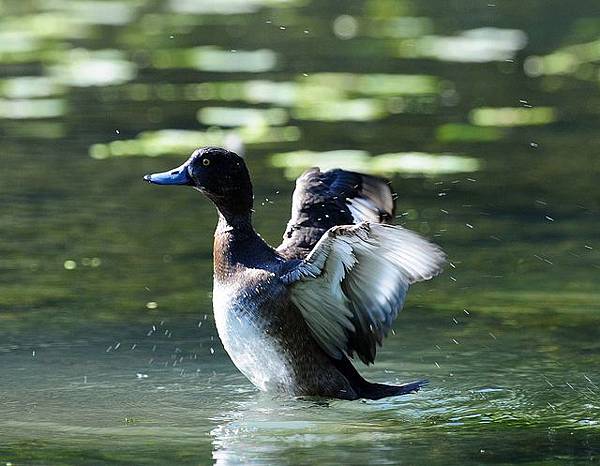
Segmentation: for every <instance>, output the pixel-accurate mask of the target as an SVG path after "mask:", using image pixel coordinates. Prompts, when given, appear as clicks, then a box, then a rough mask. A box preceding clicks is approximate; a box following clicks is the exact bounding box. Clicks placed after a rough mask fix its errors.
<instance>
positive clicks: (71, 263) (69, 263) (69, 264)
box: [63, 259, 77, 270]
mask: <svg viewBox="0 0 600 466" xmlns="http://www.w3.org/2000/svg"><path fill="white" fill-rule="evenodd" d="M63 266H64V267H65V269H67V270H74V269H76V268H77V262H75V261H74V260H70V259H69V260H66V261H65V263H64V264H63Z"/></svg>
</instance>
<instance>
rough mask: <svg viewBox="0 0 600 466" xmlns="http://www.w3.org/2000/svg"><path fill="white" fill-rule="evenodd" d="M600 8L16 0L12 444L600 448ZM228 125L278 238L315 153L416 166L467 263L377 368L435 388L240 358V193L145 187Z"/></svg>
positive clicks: (6, 71)
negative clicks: (350, 389) (218, 259)
mask: <svg viewBox="0 0 600 466" xmlns="http://www.w3.org/2000/svg"><path fill="white" fill-rule="evenodd" d="M596 9H597V6H596V5H595V4H594V2H577V3H576V4H565V5H563V4H562V3H556V4H552V5H551V7H549V6H548V3H547V2H542V1H530V2H525V3H523V2H522V3H521V4H519V5H515V4H513V3H510V4H509V3H501V2H498V3H495V4H493V3H489V4H488V3H486V2H483V3H480V4H474V3H472V2H454V3H452V4H451V5H449V4H447V2H430V3H428V4H427V5H424V4H422V2H411V1H394V2H390V1H384V0H371V1H366V2H355V3H352V4H351V5H342V4H338V3H336V2H324V1H321V2H319V3H314V2H300V1H276V2H262V1H253V2H234V1H225V2H177V1H172V2H146V1H131V2H118V1H111V2H105V3H103V4H99V3H96V2H86V1H73V2H62V3H61V2H54V3H49V4H47V5H42V4H30V3H22V2H19V3H17V2H10V1H8V2H7V1H4V2H0V12H1V14H2V18H1V19H0V37H1V38H2V40H0V77H1V79H0V134H1V135H2V147H3V150H2V154H1V159H0V161H1V165H2V166H1V168H2V169H1V170H0V199H2V202H1V203H0V218H1V219H2V220H1V221H0V236H1V237H2V241H1V242H0V460H2V461H3V462H5V463H13V464H78V465H81V464H99V463H115V464H116V463H123V462H131V463H137V464H165V463H174V462H177V463H179V464H198V463H200V464H206V463H211V462H215V463H217V464H270V465H271V464H302V463H311V464H312V463H317V462H318V463H320V464H340V463H348V464H371V463H373V464H399V463H400V464H402V463H404V464H482V463H494V464H511V463H517V462H518V463H521V464H532V465H533V464H535V465H539V464H545V465H553V464H557V465H558V464H561V465H562V464H584V463H590V462H594V461H597V460H598V457H599V455H600V430H599V429H600V427H599V422H600V388H599V386H600V370H599V367H600V331H599V330H598V329H599V323H600V309H599V303H600V293H599V291H598V290H599V285H600V253H599V251H600V242H599V241H598V231H599V230H600V220H599V219H600V217H599V215H598V214H599V212H600V203H599V200H600V188H599V186H600V185H599V184H598V181H597V180H598V175H600V165H599V163H598V155H599V151H598V148H599V147H600V144H599V143H600V140H599V138H598V131H597V128H598V123H599V112H598V109H599V108H600V101H599V94H598V92H597V90H598V71H599V69H598V58H600V57H599V56H598V52H597V44H598V41H599V40H600V24H599V23H598V21H597V19H596V16H595V14H596V13H597V11H596ZM482 28H483V29H482ZM231 109H233V111H232V110H231ZM242 109H243V110H242ZM166 130H172V131H166ZM174 130H177V131H174ZM181 130H184V131H181ZM203 144H227V145H229V146H239V147H243V148H244V152H245V153H246V158H247V161H248V164H249V166H250V170H251V172H252V174H253V178H254V181H255V191H256V206H255V207H256V215H255V220H256V226H257V229H258V230H259V231H260V232H261V233H262V234H263V236H264V237H265V238H266V239H267V240H268V241H270V242H271V243H272V244H278V241H279V239H280V236H281V234H282V233H283V230H284V226H285V222H286V221H287V218H288V216H289V207H290V205H289V204H290V201H289V200H290V195H291V190H292V189H293V182H292V181H291V180H293V177H294V176H295V175H296V174H297V173H298V172H299V171H301V170H302V168H303V167H304V166H305V165H312V164H319V165H322V166H331V165H340V164H342V165H344V166H348V167H352V168H356V169H361V170H368V171H372V172H376V173H382V174H386V175H387V176H390V177H392V179H393V182H394V186H395V188H396V191H397V192H398V196H399V198H398V214H399V218H398V222H399V223H401V224H404V225H406V226H407V227H409V228H412V229H414V230H416V231H419V232H421V233H423V234H424V235H426V236H429V237H431V238H433V239H434V240H435V241H436V242H438V243H439V244H440V245H442V246H443V247H444V249H445V250H446V251H447V252H448V255H449V258H450V261H451V265H449V267H448V268H447V270H446V272H445V274H444V275H442V276H441V277H439V278H437V279H436V280H434V281H432V282H430V283H425V284H419V285H417V286H415V287H414V289H412V290H411V293H410V295H409V301H408V303H407V306H406V309H405V311H403V312H402V313H401V315H400V316H399V318H398V321H397V324H396V326H395V335H392V336H390V337H389V338H388V340H387V341H386V344H385V346H384V348H383V349H382V350H381V351H380V353H379V357H378V360H377V363H376V365H375V366H371V367H369V368H365V367H361V368H360V369H361V372H362V373H364V374H365V375H366V376H367V377H369V378H371V379H373V380H378V381H386V382H391V383H393V382H401V381H409V380H414V379H417V378H422V377H427V378H429V379H430V381H431V383H430V385H429V386H428V387H427V388H426V389H425V390H423V391H422V392H421V393H419V394H418V395H410V396H406V397H401V398H395V399H388V400H380V401H369V402H366V403H361V402H346V401H323V400H290V399H278V398H273V397H271V396H269V395H265V394H261V393H258V392H257V391H256V390H255V389H254V388H253V387H252V386H251V385H250V384H249V383H248V382H247V381H246V379H245V378H244V377H243V376H242V375H241V374H239V373H238V372H237V370H236V369H235V367H234V366H233V365H232V364H231V362H230V361H229V359H228V357H227V355H226V354H225V353H224V351H223V349H222V347H221V344H220V342H219V340H218V337H217V334H216V330H215V327H214V321H213V318H212V314H211V305H210V302H211V295H210V292H211V289H210V288H211V283H212V280H211V273H212V272H211V267H212V265H211V248H212V241H211V235H212V230H213V227H214V224H215V221H216V216H215V213H214V209H213V208H212V206H210V205H209V204H208V203H207V202H206V201H205V200H204V199H202V198H201V196H200V195H199V194H198V193H196V192H194V191H192V190H189V189H182V188H179V189H177V188H172V189H169V188H162V189H161V188H158V187H155V186H149V185H147V184H145V183H143V182H142V181H141V177H142V175H143V174H144V173H148V172H153V171H162V170H165V169H168V168H171V167H172V166H176V165H178V164H179V163H180V162H181V161H182V160H183V159H185V157H186V156H187V155H188V153H189V152H190V150H191V148H193V147H194V146H196V145H203ZM298 151H310V152H302V153H300V154H298ZM331 151H338V152H331ZM339 151H342V152H339ZM282 154H283V155H282ZM441 155H443V156H444V157H445V158H444V159H440V158H439V157H440V156H441Z"/></svg>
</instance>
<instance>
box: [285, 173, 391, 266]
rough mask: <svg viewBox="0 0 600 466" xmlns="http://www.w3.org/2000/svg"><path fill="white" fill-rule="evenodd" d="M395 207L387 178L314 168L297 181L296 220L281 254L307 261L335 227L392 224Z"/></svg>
mask: <svg viewBox="0 0 600 466" xmlns="http://www.w3.org/2000/svg"><path fill="white" fill-rule="evenodd" d="M394 204H395V202H394V195H393V193H392V189H391V187H390V183H389V182H388V181H387V180H385V179H383V178H378V177H375V176H370V175H363V174H361V173H355V172H350V171H346V170H341V169H335V170H328V171H325V172H321V171H320V170H319V169H318V168H311V169H309V170H307V171H306V172H304V173H303V174H302V175H301V176H300V177H299V178H298V179H297V180H296V190H295V191H294V195H293V198H292V217H291V218H290V221H289V222H288V225H287V228H286V231H285V233H284V235H283V242H282V243H281V245H280V246H279V247H278V248H277V251H278V252H279V253H280V254H281V255H282V256H284V257H285V258H287V259H303V258H304V257H306V256H307V255H308V253H309V252H310V251H311V250H312V248H313V247H314V246H315V244H316V243H317V241H319V239H321V236H323V234H324V233H325V232H326V231H327V230H329V229H330V228H331V227H334V226H336V225H351V224H354V223H359V222H362V221H371V222H379V223H392V222H393V219H394V212H395V205H394Z"/></svg>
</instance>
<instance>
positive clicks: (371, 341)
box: [282, 222, 445, 363]
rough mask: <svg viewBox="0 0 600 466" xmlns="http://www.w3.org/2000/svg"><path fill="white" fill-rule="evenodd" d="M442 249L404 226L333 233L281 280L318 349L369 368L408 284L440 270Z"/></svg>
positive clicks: (342, 229)
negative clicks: (352, 358)
mask: <svg viewBox="0 0 600 466" xmlns="http://www.w3.org/2000/svg"><path fill="white" fill-rule="evenodd" d="M444 262H445V255H444V253H443V252H442V250H441V249H440V248H439V247H438V246H436V245H434V244H432V243H430V242H428V241H427V240H425V239H424V238H422V237H421V236H419V235H418V234H416V233H413V232H412V231H409V230H406V229H404V228H402V227H399V226H394V225H387V224H380V223H368V222H363V223H360V224H358V225H343V226H337V227H334V228H331V229H330V230H328V231H327V233H326V234H325V235H323V237H322V238H321V239H320V240H319V242H318V243H317V244H316V245H315V247H314V248H313V250H312V251H311V252H310V254H309V255H308V256H307V257H306V259H305V260H304V261H302V262H301V263H300V264H299V265H298V266H297V267H296V268H294V269H293V270H291V271H290V272H289V273H287V274H286V275H284V276H283V277H282V279H283V280H284V281H286V282H287V283H289V284H291V299H292V301H293V302H294V304H295V305H296V306H297V307H298V309H300V312H301V313H302V315H303V316H304V318H305V319H306V322H307V324H308V326H309V327H310V329H311V331H312V332H313V334H314V336H315V338H316V339H317V341H318V342H319V344H320V345H321V346H322V347H323V349H325V351H327V353H329V354H330V355H331V356H333V357H335V358H340V357H341V356H342V354H343V353H344V352H346V353H348V354H350V355H351V354H352V353H353V352H355V351H356V352H357V354H358V355H359V356H360V358H361V359H362V360H363V361H365V362H367V363H369V362H372V361H373V359H374V357H375V351H376V343H377V344H379V345H381V342H382V340H383V338H384V337H385V336H386V335H387V333H388V331H389V329H390V327H391V325H392V322H393V321H394V319H395V318H396V316H397V315H398V311H400V309H401V308H402V305H403V304H404V300H405V298H406V293H407V291H408V287H409V285H411V284H412V283H415V282H417V281H422V280H428V279H430V278H432V277H433V276H435V275H437V274H438V273H440V272H441V269H442V265H443V263H444Z"/></svg>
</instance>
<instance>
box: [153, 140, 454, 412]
mask: <svg viewBox="0 0 600 466" xmlns="http://www.w3.org/2000/svg"><path fill="white" fill-rule="evenodd" d="M144 180H146V181H147V182H149V183H152V184H156V185H179V186H189V187H192V188H194V189H196V190H197V191H200V192H201V193H202V194H203V195H204V196H205V197H206V198H208V199H209V200H210V201H212V203H213V204H214V205H215V206H216V209H217V213H218V221H217V226H216V229H215V232H214V245H213V261H214V273H213V311H214V319H215V324H216V328H217V331H218V334H219V338H220V339H221V342H222V344H223V347H224V349H225V351H226V352H227V353H228V355H229V357H230V358H231V360H232V361H233V363H234V364H235V366H236V367H237V368H238V369H239V370H240V372H242V373H243V374H244V375H245V376H246V377H247V378H248V379H249V381H250V382H252V383H253V384H254V385H255V386H256V387H257V388H258V389H260V390H262V391H266V392H272V393H275V394H285V395H289V396H293V397H300V398H301V397H319V398H330V399H335V398H337V399H344V400H357V399H370V400H376V399H381V398H385V397H390V396H399V395H405V394H408V393H414V392H417V391H418V390H419V389H420V388H421V387H422V386H423V385H424V384H425V383H427V381H426V380H418V381H414V382H409V383H404V384H401V385H389V384H383V383H375V382H370V381H367V380H366V379H364V378H363V377H362V376H361V375H360V374H359V372H358V370H357V369H356V368H355V367H354V365H353V364H352V362H351V359H352V360H354V359H355V358H358V359H360V360H361V361H362V362H363V363H365V364H367V365H368V364H372V363H374V361H375V356H376V352H377V348H378V347H380V346H381V345H382V342H383V339H384V338H385V337H386V336H387V334H388V332H389V331H390V330H391V327H392V324H393V322H394V320H395V319H396V317H397V315H398V313H399V311H400V310H401V309H402V307H403V304H404V302H405V299H406V296H407V292H408V288H409V286H410V285H411V284H413V283H415V282H420V281H424V280H429V279H431V278H433V277H434V276H436V275H438V274H439V273H440V272H441V271H442V268H443V264H444V262H445V260H446V256H445V254H444V252H443V251H442V249H441V248H440V247H439V246H437V245H435V244H433V243H432V242H430V241H428V240H427V239H425V238H423V237H422V236H420V235H419V234H417V233H414V232H412V231H410V230H408V229H406V228H403V227H401V226H398V225H394V224H393V221H394V217H395V195H394V194H393V191H392V188H391V185H390V183H389V182H388V181H387V180H385V179H383V178H379V177H376V176H373V175H367V174H362V173H356V172H351V171H346V170H342V169H332V170H327V171H321V170H320V169H319V168H311V169H309V170H307V171H306V172H304V173H303V174H302V175H301V176H300V177H299V178H298V179H297V180H296V186H295V190H294V193H293V196H292V214H291V218H290V220H289V222H288V224H287V227H286V228H285V232H284V234H283V241H282V243H281V244H280V245H279V246H278V247H276V248H274V247H272V246H270V245H269V244H267V242H266V241H265V240H264V239H263V238H262V237H261V236H260V235H259V234H258V233H257V232H256V230H255V229H254V227H253V224H252V213H253V200H254V196H253V187H252V182H251V179H250V173H249V171H248V168H247V166H246V163H245V161H244V159H243V158H242V157H240V156H239V155H237V154H236V153H234V152H232V151H229V150H226V149H223V148H220V147H203V148H199V149H197V150H195V151H194V152H193V153H192V154H191V156H190V157H189V158H188V159H187V160H186V161H185V162H184V163H183V164H182V165H180V166H179V167H177V168H175V169H172V170H169V171H165V172H161V173H154V174H149V175H145V176H144Z"/></svg>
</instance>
